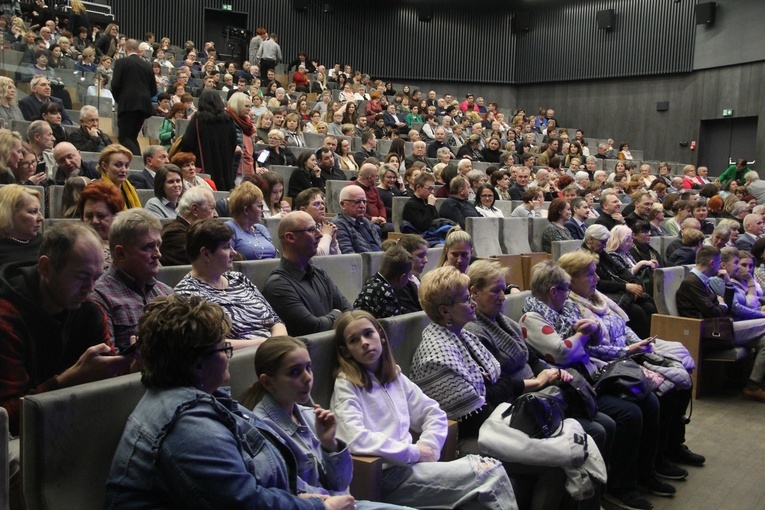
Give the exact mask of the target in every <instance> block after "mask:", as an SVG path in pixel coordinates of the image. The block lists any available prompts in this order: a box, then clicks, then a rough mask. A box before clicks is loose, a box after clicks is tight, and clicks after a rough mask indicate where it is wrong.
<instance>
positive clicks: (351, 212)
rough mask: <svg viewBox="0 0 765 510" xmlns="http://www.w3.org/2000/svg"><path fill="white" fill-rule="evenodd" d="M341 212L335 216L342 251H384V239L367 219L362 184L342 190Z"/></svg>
mask: <svg viewBox="0 0 765 510" xmlns="http://www.w3.org/2000/svg"><path fill="white" fill-rule="evenodd" d="M340 209H341V212H340V213H339V214H338V215H337V216H336V217H335V225H337V243H338V244H339V245H340V253H365V252H369V251H382V240H381V239H380V234H379V233H378V229H377V228H375V225H374V224H373V223H372V222H371V221H369V220H368V219H366V218H365V217H364V215H365V214H366V210H367V196H366V194H365V193H364V190H363V189H362V188H361V187H360V186H354V185H350V186H346V187H345V188H343V189H342V190H341V191H340Z"/></svg>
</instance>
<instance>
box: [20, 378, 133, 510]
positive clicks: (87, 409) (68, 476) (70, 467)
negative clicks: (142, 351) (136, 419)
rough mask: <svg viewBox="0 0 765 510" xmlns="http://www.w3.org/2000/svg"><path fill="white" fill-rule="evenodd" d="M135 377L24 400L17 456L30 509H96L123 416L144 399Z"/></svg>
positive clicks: (100, 506)
mask: <svg viewBox="0 0 765 510" xmlns="http://www.w3.org/2000/svg"><path fill="white" fill-rule="evenodd" d="M144 390H145V389H144V387H143V385H142V384H141V376H140V374H131V375H127V376H122V377H116V378H114V379H108V380H104V381H97V382H93V383H88V384H82V385H80V386H77V387H75V388H65V389H61V390H56V391H50V392H46V393H40V394H37V395H29V396H26V397H24V399H23V401H22V422H21V423H22V428H21V455H22V459H23V463H22V483H23V492H24V498H25V500H26V504H27V508H28V509H29V510H42V509H46V510H56V509H61V510H66V509H70V508H77V509H78V510H90V509H92V510H96V509H101V508H103V506H104V499H105V495H106V477H107V475H108V474H109V468H110V466H111V463H112V457H113V456H114V452H115V450H116V448H117V444H118V443H119V440H120V437H122V430H123V429H124V427H125V423H126V422H127V419H128V416H130V414H131V413H132V412H133V409H134V408H135V406H136V404H137V403H138V401H139V400H140V399H141V397H142V396H143V394H144Z"/></svg>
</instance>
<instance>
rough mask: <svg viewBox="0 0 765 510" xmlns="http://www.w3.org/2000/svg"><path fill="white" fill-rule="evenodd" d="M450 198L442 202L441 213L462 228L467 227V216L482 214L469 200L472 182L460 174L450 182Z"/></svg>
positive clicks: (472, 216) (476, 216) (479, 215)
mask: <svg viewBox="0 0 765 510" xmlns="http://www.w3.org/2000/svg"><path fill="white" fill-rule="evenodd" d="M449 193H450V195H449V198H447V199H446V201H445V202H444V203H443V204H441V209H440V210H439V214H440V216H441V217H442V218H446V219H448V220H451V221H453V222H454V223H456V224H457V225H459V226H460V227H461V228H463V229H464V228H465V218H480V217H481V214H480V213H479V212H478V211H477V210H476V208H475V206H474V205H473V204H472V203H470V202H469V201H468V197H469V196H470V183H469V182H468V180H467V179H466V178H465V177H462V176H461V175H458V176H457V177H455V178H453V179H452V180H451V182H450V183H449Z"/></svg>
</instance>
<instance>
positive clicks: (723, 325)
mask: <svg viewBox="0 0 765 510" xmlns="http://www.w3.org/2000/svg"><path fill="white" fill-rule="evenodd" d="M701 346H702V347H703V348H705V349H713V350H719V349H732V348H733V347H734V343H733V319H731V318H730V317H715V318H712V319H704V320H703V321H702V322H701Z"/></svg>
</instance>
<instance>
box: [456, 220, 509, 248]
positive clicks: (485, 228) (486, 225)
mask: <svg viewBox="0 0 765 510" xmlns="http://www.w3.org/2000/svg"><path fill="white" fill-rule="evenodd" d="M501 221H502V219H501V218H465V230H467V233H468V234H470V237H472V238H473V250H474V251H475V254H476V255H478V256H479V257H492V256H494V255H501V254H502V248H501V247H500V244H499V230H500V222H501Z"/></svg>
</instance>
